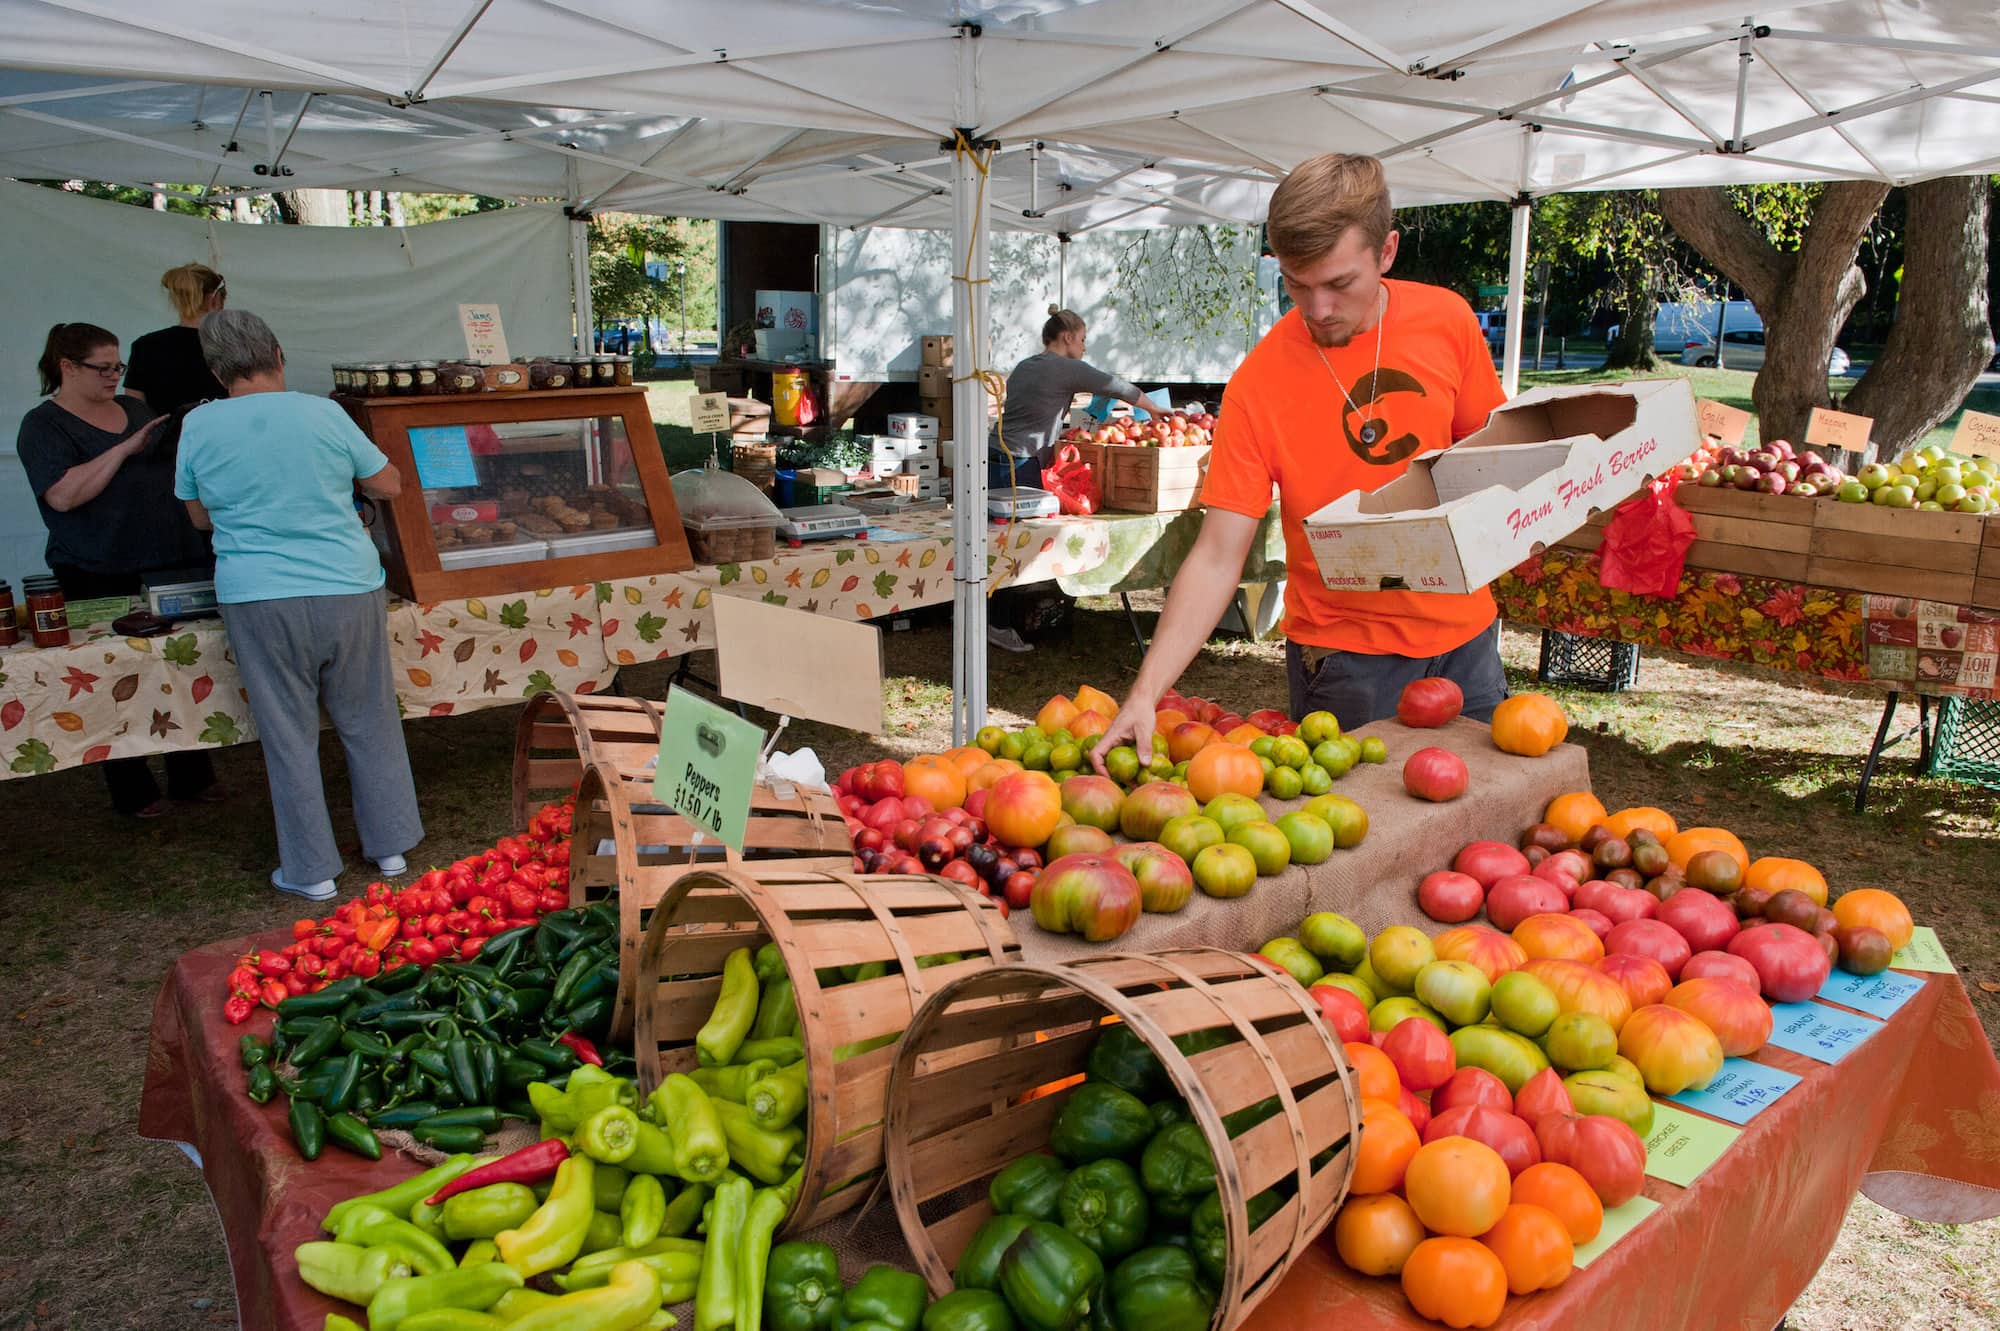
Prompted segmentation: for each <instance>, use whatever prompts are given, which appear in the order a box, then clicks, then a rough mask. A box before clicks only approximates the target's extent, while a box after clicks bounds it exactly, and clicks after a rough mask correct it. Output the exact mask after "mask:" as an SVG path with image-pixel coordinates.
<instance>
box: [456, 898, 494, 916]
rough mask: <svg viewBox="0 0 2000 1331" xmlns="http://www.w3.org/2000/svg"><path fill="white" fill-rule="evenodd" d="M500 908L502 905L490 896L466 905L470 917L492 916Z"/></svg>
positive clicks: (476, 899)
mask: <svg viewBox="0 0 2000 1331" xmlns="http://www.w3.org/2000/svg"><path fill="white" fill-rule="evenodd" d="M499 908H500V903H499V902H497V901H495V900H494V899H493V898H492V897H489V896H477V897H474V898H473V899H472V900H470V901H468V902H466V903H465V910H466V913H467V914H468V915H492V914H494V913H495V912H497V911H498V910H499Z"/></svg>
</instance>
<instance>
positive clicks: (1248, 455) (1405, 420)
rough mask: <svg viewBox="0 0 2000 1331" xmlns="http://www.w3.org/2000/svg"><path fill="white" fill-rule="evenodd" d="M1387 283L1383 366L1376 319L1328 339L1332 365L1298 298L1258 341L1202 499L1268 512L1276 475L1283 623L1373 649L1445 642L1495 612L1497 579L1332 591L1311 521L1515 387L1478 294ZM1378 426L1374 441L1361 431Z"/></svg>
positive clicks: (1440, 442) (1431, 648)
mask: <svg viewBox="0 0 2000 1331" xmlns="http://www.w3.org/2000/svg"><path fill="white" fill-rule="evenodd" d="M1384 285H1385V286H1386V287H1387V288H1388V289H1389V308H1388V313H1387V314H1386V315H1385V316H1384V318H1385V320H1386V322H1384V323H1383V325H1382V367H1381V370H1380V372H1379V373H1376V371H1375V336H1374V333H1373V330H1370V331H1369V332H1368V333H1364V334H1361V335H1360V336H1358V337H1356V338H1354V340H1353V341H1351V342H1349V343H1348V344H1347V345H1346V346H1344V347H1328V348H1324V350H1325V352H1326V364H1324V365H1323V364H1321V363H1320V358H1319V355H1318V354H1317V352H1318V351H1319V350H1320V348H1316V347H1315V346H1314V344H1313V340H1312V335H1311V334H1310V333H1308V332H1307V331H1306V326H1305V321H1304V320H1303V319H1301V318H1300V317H1299V312H1298V311H1297V310H1293V311H1291V312H1290V313H1288V314H1286V315H1285V317H1284V318H1282V319H1280V320H1278V322H1277V324H1276V325H1275V326H1274V327H1273V328H1272V329H1271V331H1270V332H1269V333H1266V334H1265V335H1264V338H1263V340H1262V341H1260V342H1259V343H1258V344H1257V345H1256V347H1255V348H1253V349H1252V350H1251V352H1250V354H1249V356H1247V357H1246V358H1245V359H1244V361H1243V364H1242V366H1241V367H1240V368H1239V369H1238V370H1237V371H1236V374H1235V376H1234V377H1233V378H1231V379H1230V381H1229V387H1228V388H1227V389H1226V390H1225V391H1224V392H1223V395H1222V412H1221V416H1220V419H1219V420H1218V422H1217V424H1216V432H1215V449H1214V452H1213V453H1212V454H1211V455H1210V457H1209V464H1208V481H1207V484H1206V485H1204V486H1203V488H1202V495H1201V499H1202V503H1204V504H1206V505H1207V506H1209V507H1210V508H1221V509H1227V510H1228V511H1230V512H1232V513H1241V514H1244V515H1245V516H1246V517H1257V518H1261V517H1263V516H1264V514H1265V513H1267V512H1268V511H1270V507H1271V487H1272V486H1273V485H1275V486H1277V488H1278V503H1279V509H1280V514H1281V516H1282V519H1283V524H1284V531H1285V565H1286V572H1287V576H1288V578H1289V581H1288V583H1287V585H1286V588H1285V636H1286V637H1288V638H1290V639H1292V640H1293V641H1294V642H1299V643H1304V644H1307V645H1310V646H1314V647H1330V648H1334V649H1336V650H1339V651H1346V652H1361V653H1364V654H1367V655H1371V656H1387V655H1396V656H1413V657H1428V656H1442V655H1443V654H1445V653H1446V652H1449V651H1451V650H1452V649H1453V648H1456V647H1460V646H1463V645H1464V644H1465V643H1467V642H1469V641H1471V640H1472V638H1473V637H1474V636H1476V635H1477V634H1478V633H1479V632H1480V630H1482V629H1484V628H1485V627H1486V626H1487V625H1489V624H1491V623H1492V622H1493V620H1494V617H1495V615H1496V614H1497V613H1498V612H1497V611H1496V610H1495V608H1494V605H1493V595H1492V593H1491V592H1489V591H1487V590H1486V589H1485V588H1481V589H1480V590H1478V591H1476V592H1470V593H1467V594H1464V595H1456V594H1447V593H1437V592H1351V591H1334V590H1332V589H1331V588H1329V587H1328V586H1327V585H1326V583H1325V581H1324V580H1323V579H1322V578H1321V577H1320V573H1319V565H1318V564H1317V563H1315V562H1314V560H1313V557H1312V551H1311V549H1310V548H1308V546H1307V544H1306V536H1305V527H1304V525H1303V524H1304V520H1305V519H1306V518H1307V517H1308V516H1310V515H1311V514H1313V513H1315V512H1317V511H1318V510H1319V509H1321V508H1322V507H1324V506H1325V505H1327V504H1329V503H1332V502H1333V501H1334V500H1335V499H1338V498H1340V497H1341V496H1342V495H1344V494H1347V493H1348V492H1350V491H1353V490H1363V491H1367V490H1378V489H1380V488H1381V487H1383V486H1385V485H1387V484H1388V483H1389V482H1390V481H1393V480H1395V479H1396V478H1397V477H1398V476H1401V475H1402V474H1403V473H1404V471H1406V470H1408V468H1409V465H1410V460H1411V459H1412V458H1415V457H1419V456H1421V455H1422V454H1425V453H1434V452H1436V451H1437V450H1439V449H1442V448H1449V447H1450V446H1451V445H1452V444H1454V443H1456V442H1457V441H1459V440H1460V439H1463V438H1465V436H1467V435H1469V434H1471V433H1472V432H1473V431H1475V430H1477V429H1479V428H1480V427H1481V426H1483V425H1484V424H1486V417H1487V413H1489V412H1491V411H1492V410H1493V408H1495V407H1497V406H1499V405H1500V404H1501V403H1502V402H1503V401H1505V400H1506V395H1505V394H1504V393H1502V392H1501V391H1500V376H1499V375H1498V374H1496V373H1495V372H1494V370H1493V360H1492V357H1491V356H1490V355H1489V353H1488V352H1487V350H1486V339H1485V337H1484V336H1483V335H1482V334H1481V333H1480V331H1479V323H1478V321H1477V320H1476V319H1474V318H1473V315H1472V307H1471V306H1469V305H1467V304H1466V303H1465V301H1464V300H1463V299H1462V298H1461V297H1459V296H1458V295H1456V294H1454V293H1453V292H1450V291H1447V290H1445V289H1444V288H1443V287H1434V286H1427V285H1424V284H1423V283H1418V282H1397V281H1389V282H1385V283H1384ZM1329 367H1331V370H1332V373H1328V369H1329ZM1335 375H1338V376H1339V377H1340V382H1341V383H1342V384H1345V385H1346V387H1347V391H1348V392H1349V393H1351V394H1353V397H1354V401H1355V403H1356V404H1358V405H1359V406H1360V407H1361V408H1362V411H1361V412H1360V413H1359V414H1357V413H1356V412H1355V411H1354V410H1353V409H1351V408H1350V407H1349V406H1348V404H1347V399H1346V398H1345V397H1343V396H1342V395H1341V390H1340V388H1339V387H1338V386H1336V385H1335V383H1334V376H1335ZM1371 426H1372V428H1373V429H1374V431H1375V433H1376V442H1375V443H1373V444H1372V445H1371V444H1368V443H1365V442H1364V441H1363V439H1362V433H1363V430H1364V429H1366V428H1369V427H1371Z"/></svg>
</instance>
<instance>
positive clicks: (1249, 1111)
mask: <svg viewBox="0 0 2000 1331" xmlns="http://www.w3.org/2000/svg"><path fill="white" fill-rule="evenodd" d="M1278 1109H1279V1104H1278V1097H1277V1096H1275V1095H1269V1096H1266V1097H1264V1098H1263V1099H1262V1100H1259V1101H1258V1102H1257V1103H1256V1104H1253V1105H1245V1106H1243V1108H1241V1109H1239V1110H1237V1111H1236V1112H1235V1113H1233V1114H1224V1115H1223V1116H1222V1129H1223V1131H1224V1132H1227V1133H1228V1134H1229V1135H1230V1136H1231V1137H1241V1136H1242V1135H1243V1134H1244V1133H1246V1132H1248V1131H1250V1129H1252V1128H1254V1127H1256V1126H1257V1125H1258V1124H1259V1123H1262V1122H1263V1121H1264V1120H1265V1119H1267V1118H1270V1117H1271V1116H1272V1115H1273V1114H1275V1113H1277V1112H1278Z"/></svg>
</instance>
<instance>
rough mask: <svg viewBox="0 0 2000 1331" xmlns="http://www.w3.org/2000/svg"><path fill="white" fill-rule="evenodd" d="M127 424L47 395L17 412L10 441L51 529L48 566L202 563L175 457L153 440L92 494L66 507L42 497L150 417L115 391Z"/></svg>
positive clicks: (122, 568) (120, 568)
mask: <svg viewBox="0 0 2000 1331" xmlns="http://www.w3.org/2000/svg"><path fill="white" fill-rule="evenodd" d="M118 405H119V406H121V407H123V408H124V409H125V422H126V425H125V429H123V430H121V431H118V432H117V433H115V434H114V433H112V432H111V431H108V430H100V429H98V428H97V427H96V426H95V425H92V424H91V423H90V422H89V421H87V420H84V419H83V418H82V417H81V416H77V415H74V414H72V413H71V412H69V411H66V410H64V409H63V408H62V407H59V406H57V405H56V403H55V402H54V401H53V400H51V401H48V402H44V403H42V404H41V405H40V406H38V407H36V408H35V409H34V410H33V411H31V412H29V413H28V414H27V415H26V416H23V417H22V418H21V432H20V435H19V436H18V438H17V439H16V440H15V443H14V451H15V452H16V453H18V454H19V455H20V458H21V466H22V469H23V470H25V471H26V472H27V473H28V487H29V489H31V490H33V491H34V493H35V506H36V507H37V508H39V509H41V511H42V523H43V525H44V526H46V527H47V528H48V529H49V544H48V548H47V552H46V554H45V555H44V556H43V557H44V558H45V559H46V560H47V561H48V563H49V566H50V567H51V568H53V567H55V566H56V565H58V564H66V565H73V566H75V567H77V568H81V569H84V570H86V571H88V572H92V573H139V572H144V571H146V570H148V569H157V568H185V567H189V566H194V565H201V564H205V563H206V562H207V561H208V560H209V559H211V558H212V556H211V555H210V554H209V553H208V549H207V543H206V542H205V541H204V540H203V539H202V535H201V533H200V532H198V531H196V530H195V528H194V524H193V523H192V522H190V521H189V520H188V515H187V506H186V505H184V504H182V503H181V501H180V500H178V499H176V498H174V460H173V457H172V456H171V455H170V454H168V453H167V452H166V451H165V450H163V449H161V448H160V447H159V444H158V441H157V440H155V441H154V443H153V444H152V445H151V446H150V447H148V448H147V449H146V450H145V451H144V452H142V453H140V454H138V455H137V456H136V457H131V458H127V459H126V460H125V463H124V465H123V466H121V467H119V468H118V470H117V472H116V473H114V474H113V476H112V477H111V480H110V481H109V482H108V483H107V484H106V485H105V487H104V489H103V490H102V491H100V492H99V493H98V495H97V497H96V498H95V499H92V500H90V501H88V502H87V503H83V504H79V505H77V506H76V507H75V508H73V509H71V510H69V512H67V513H58V512H57V511H56V510H55V509H53V508H50V507H49V505H48V501H47V500H46V499H44V498H43V495H45V494H46V493H47V492H48V489H49V487H50V486H52V485H54V484H55V483H56V482H57V481H59V480H61V479H62V477H63V473H65V472H67V471H68V470H69V469H70V468H71V467H74V466H77V465H79V464H81V463H85V462H88V461H90V460H91V459H92V458H95V457H99V456H101V455H102V454H103V453H104V452H105V450H107V449H109V448H111V447H112V446H114V445H115V444H117V443H118V441H119V440H121V439H123V438H125V437H126V436H128V435H130V434H131V433H132V431H134V430H136V429H138V428H139V427H140V426H141V425H144V424H145V423H146V422H147V421H149V420H151V419H152V418H153V413H152V412H151V411H148V410H147V409H146V408H145V407H144V406H143V405H141V404H140V402H139V400H138V399H137V398H131V397H125V396H122V395H121V396H120V397H119V398H118Z"/></svg>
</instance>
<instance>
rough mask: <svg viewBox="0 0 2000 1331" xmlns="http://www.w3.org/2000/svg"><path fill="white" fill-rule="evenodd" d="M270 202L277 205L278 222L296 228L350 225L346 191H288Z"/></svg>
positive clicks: (279, 194)
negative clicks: (274, 202)
mask: <svg viewBox="0 0 2000 1331" xmlns="http://www.w3.org/2000/svg"><path fill="white" fill-rule="evenodd" d="M271 198H272V199H273V200H275V201H276V203H277V205H278V217H279V219H280V220H281V221H285V222H289V223H291V224H293V225H295V226H347V225H349V224H350V222H351V218H350V215H349V213H348V208H347V191H346V190H341V189H285V190H279V191H278V192H277V193H275V194H273V195H272V196H271Z"/></svg>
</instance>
